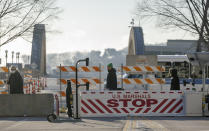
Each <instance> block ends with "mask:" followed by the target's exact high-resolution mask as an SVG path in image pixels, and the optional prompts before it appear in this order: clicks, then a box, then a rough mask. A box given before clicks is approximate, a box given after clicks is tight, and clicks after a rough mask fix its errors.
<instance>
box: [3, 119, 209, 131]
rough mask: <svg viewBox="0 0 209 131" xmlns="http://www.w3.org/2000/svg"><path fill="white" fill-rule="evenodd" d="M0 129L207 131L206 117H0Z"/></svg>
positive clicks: (208, 125) (45, 130) (208, 129)
mask: <svg viewBox="0 0 209 131" xmlns="http://www.w3.org/2000/svg"><path fill="white" fill-rule="evenodd" d="M0 130H1V131H50V130H52V131H209V117H119V118H82V119H81V120H74V119H68V118H67V117H66V116H64V117H62V118H60V120H58V121H56V122H55V123H49V122H48V121H47V120H46V118H34V117H15V118H13V117H12V118H11V117H10V118H0Z"/></svg>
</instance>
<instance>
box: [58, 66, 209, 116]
mask: <svg viewBox="0 0 209 131" xmlns="http://www.w3.org/2000/svg"><path fill="white" fill-rule="evenodd" d="M58 68H59V70H60V71H63V72H76V71H78V72H79V71H83V72H91V71H94V72H99V73H101V72H102V69H101V68H99V67H97V66H91V67H88V66H86V67H85V66H82V67H73V66H62V67H58ZM117 71H118V72H122V73H123V72H129V73H130V72H131V73H138V74H142V75H143V76H145V77H143V78H121V79H120V80H118V85H120V86H119V87H122V88H119V89H120V90H115V91H111V90H106V89H101V88H100V89H91V85H92V84H95V83H96V84H101V83H102V82H103V80H102V79H101V78H76V79H74V78H70V79H68V80H67V79H60V82H59V83H60V84H66V83H68V82H67V81H70V82H71V83H72V84H81V85H84V86H86V85H87V84H90V88H86V90H85V89H80V88H78V86H76V90H77V91H76V93H72V95H73V102H71V104H72V106H71V107H72V112H73V117H74V118H75V119H80V118H82V117H122V116H205V115H207V114H208V112H209V111H208V97H207V96H208V95H207V94H208V93H207V92H206V91H205V89H203V91H202V92H198V91H187V90H179V91H175V90H171V91H170V90H163V88H162V87H163V85H164V84H165V79H163V78H154V77H149V75H151V76H153V75H154V74H155V73H159V72H163V71H165V68H164V67H162V66H149V65H140V66H121V67H118V69H117ZM77 77H78V76H77ZM132 83H134V84H136V85H139V87H146V88H135V89H128V88H125V85H129V84H132ZM121 84H122V86H121ZM155 86H157V87H160V88H156V89H154V88H155ZM147 87H153V88H147ZM71 89H72V90H73V88H71ZM72 92H74V91H72ZM71 100H72V99H71Z"/></svg>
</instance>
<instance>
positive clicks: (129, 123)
mask: <svg viewBox="0 0 209 131" xmlns="http://www.w3.org/2000/svg"><path fill="white" fill-rule="evenodd" d="M136 126H137V117H128V119H127V120H126V123H125V126H124V128H123V131H132V130H134V129H136V128H137V127H136Z"/></svg>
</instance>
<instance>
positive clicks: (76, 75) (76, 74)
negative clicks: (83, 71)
mask: <svg viewBox="0 0 209 131" xmlns="http://www.w3.org/2000/svg"><path fill="white" fill-rule="evenodd" d="M82 61H85V62H86V66H88V65H89V58H86V59H82V60H78V61H77V62H76V68H75V69H76V71H75V79H76V81H75V84H76V116H75V119H80V117H79V116H78V87H79V86H80V85H78V63H79V62H82Z"/></svg>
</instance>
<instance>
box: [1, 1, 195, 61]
mask: <svg viewBox="0 0 209 131" xmlns="http://www.w3.org/2000/svg"><path fill="white" fill-rule="evenodd" d="M136 2H137V0H57V5H58V6H59V7H60V8H62V9H63V12H62V13H61V14H60V15H59V17H60V18H59V20H57V21H56V22H50V23H49V24H48V25H46V30H47V28H49V27H50V28H53V29H55V30H58V31H59V32H61V33H57V34H47V36H46V37H47V53H61V52H72V51H90V50H101V51H103V50H104V49H105V48H116V49H122V48H124V47H126V46H128V37H129V31H130V28H128V26H129V23H130V21H131V18H135V19H137V18H136V17H134V11H135V6H136ZM135 23H136V25H138V23H139V22H138V20H136V21H135ZM140 24H141V26H142V27H143V30H144V39H145V43H152V44H155V43H162V42H164V43H165V42H166V41H167V39H193V38H192V37H191V36H190V35H188V34H185V33H181V32H180V31H177V32H173V31H172V32H168V31H166V30H161V29H158V28H156V27H155V23H154V22H153V21H142V22H140ZM31 39H32V38H31ZM6 49H7V50H9V53H10V54H9V55H10V56H9V57H11V51H13V50H14V51H15V52H20V53H21V54H30V53H31V44H30V43H28V42H26V41H24V40H22V39H18V40H16V41H13V42H11V43H9V44H8V45H5V46H3V47H2V48H1V49H0V55H1V58H2V61H3V62H4V61H5V60H4V59H5V52H4V51H5V50H6Z"/></svg>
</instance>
